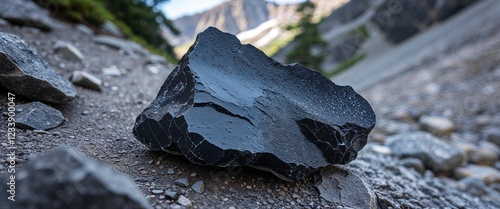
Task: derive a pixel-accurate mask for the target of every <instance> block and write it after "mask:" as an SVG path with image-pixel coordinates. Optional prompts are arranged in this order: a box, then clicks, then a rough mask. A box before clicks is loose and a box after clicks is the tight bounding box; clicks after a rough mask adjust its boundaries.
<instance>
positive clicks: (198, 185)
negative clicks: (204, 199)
mask: <svg viewBox="0 0 500 209" xmlns="http://www.w3.org/2000/svg"><path fill="white" fill-rule="evenodd" d="M191 189H193V191H195V192H197V193H203V192H204V191H205V183H203V181H197V182H195V183H194V184H193V186H191Z"/></svg>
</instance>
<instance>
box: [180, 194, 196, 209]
mask: <svg viewBox="0 0 500 209" xmlns="http://www.w3.org/2000/svg"><path fill="white" fill-rule="evenodd" d="M177 203H179V204H180V205H182V206H184V207H191V206H193V203H192V202H191V200H189V199H188V198H187V197H185V196H184V195H181V196H179V199H177Z"/></svg>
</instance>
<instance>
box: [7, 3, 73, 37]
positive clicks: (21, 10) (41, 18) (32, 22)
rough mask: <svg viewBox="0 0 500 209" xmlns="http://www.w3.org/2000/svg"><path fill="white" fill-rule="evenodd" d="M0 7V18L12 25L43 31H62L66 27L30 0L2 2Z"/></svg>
mask: <svg viewBox="0 0 500 209" xmlns="http://www.w3.org/2000/svg"><path fill="white" fill-rule="evenodd" d="M1 4H2V6H0V18H3V19H5V20H7V21H9V22H10V23H11V24H14V25H22V26H30V27H35V28H39V29H41V30H43V31H50V30H52V29H64V28H67V27H68V26H67V25H65V24H64V23H62V22H59V21H57V20H55V19H53V18H51V17H50V16H49V13H48V12H47V11H46V10H45V9H43V8H41V7H40V6H38V5H37V4H35V3H34V2H33V1H30V0H8V1H7V0H4V1H2V3H1Z"/></svg>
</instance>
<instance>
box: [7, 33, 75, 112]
mask: <svg viewBox="0 0 500 209" xmlns="http://www.w3.org/2000/svg"><path fill="white" fill-rule="evenodd" d="M0 66H1V68H0V82H1V83H2V84H3V85H4V86H5V87H6V88H7V89H10V90H11V91H13V92H15V93H16V94H19V95H22V96H25V97H28V98H31V99H35V100H40V101H47V102H51V103H67V102H69V101H71V100H72V99H73V98H74V97H75V95H76V90H75V88H74V87H73V85H71V83H70V82H69V81H68V80H66V79H65V78H64V77H62V76H61V75H60V74H58V73H57V72H56V71H54V70H53V69H52V68H51V67H50V66H49V65H48V64H47V63H46V62H45V61H44V60H43V59H42V57H41V56H40V55H39V54H38V52H37V51H36V50H35V49H33V48H32V47H30V46H28V45H27V44H26V43H25V42H24V41H23V40H22V39H20V38H19V37H17V36H15V35H12V34H7V33H1V32H0Z"/></svg>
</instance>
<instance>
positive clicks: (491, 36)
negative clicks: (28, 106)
mask: <svg viewBox="0 0 500 209" xmlns="http://www.w3.org/2000/svg"><path fill="white" fill-rule="evenodd" d="M497 14H498V13H497ZM48 20H50V18H49V19H48ZM497 20H498V18H496V17H495V18H491V19H487V20H485V21H484V22H483V24H484V27H481V29H480V30H471V31H468V33H467V35H465V36H464V37H463V38H462V39H460V40H458V41H454V42H450V43H448V45H447V47H444V48H442V49H441V50H436V51H434V53H433V54H429V57H428V58H427V59H424V60H423V61H422V62H419V63H417V64H415V65H414V66H413V70H412V71H410V72H409V73H407V74H405V75H402V76H400V77H398V78H395V79H393V80H391V81H387V82H384V83H383V84H380V85H377V86H375V87H373V88H371V89H369V90H366V91H362V92H360V93H361V94H362V95H364V97H365V98H367V99H368V101H369V102H370V103H371V104H372V106H373V108H374V110H375V112H376V113H377V116H378V118H377V125H376V127H375V129H374V131H373V133H372V134H370V136H369V142H368V145H367V146H366V147H365V148H364V149H363V150H362V151H361V152H360V154H359V156H358V158H357V159H356V160H354V161H353V162H352V163H350V164H348V165H346V166H338V167H332V168H325V169H324V170H322V171H320V172H319V173H318V175H317V176H311V177H310V178H307V179H306V180H303V181H298V182H293V183H292V182H284V181H282V180H280V179H278V178H276V177H274V176H273V175H271V174H269V173H266V172H261V171H258V170H255V169H252V168H247V167H244V168H242V167H234V168H233V167H230V168H226V169H218V168H214V167H206V166H199V165H196V164H193V163H190V162H189V161H188V160H186V159H185V158H184V157H180V156H175V155H170V154H165V153H163V152H157V151H151V150H149V149H147V148H146V147H144V146H143V145H141V144H140V142H139V141H138V140H136V139H135V138H134V136H133V134H132V127H133V125H134V120H135V118H136V117H137V115H139V114H140V113H141V111H142V110H143V109H144V108H145V107H147V106H148V105H149V104H150V103H151V101H153V99H154V98H155V96H156V95H157V92H158V90H159V89H160V86H161V84H162V83H163V82H164V80H165V78H166V77H167V76H168V74H169V71H168V70H164V69H163V70H161V69H160V70H158V69H156V70H154V69H155V68H154V67H153V66H151V63H152V60H154V59H153V57H151V56H150V55H149V54H148V53H145V52H144V51H142V52H141V50H140V49H138V48H137V47H136V45H134V44H131V43H130V42H126V41H124V40H121V41H122V42H119V43H122V44H124V43H127V44H125V46H124V47H110V45H104V44H102V43H103V42H102V41H103V40H102V37H101V39H97V37H98V36H96V35H94V34H91V33H88V30H84V29H81V26H73V25H67V26H65V28H64V29H62V30H59V29H54V30H51V31H50V32H43V31H41V30H40V29H36V28H32V27H21V26H18V25H14V23H12V22H8V21H4V20H3V19H0V32H3V33H9V34H15V35H16V36H18V37H20V38H21V39H23V40H25V42H26V44H27V45H29V46H30V47H33V48H34V49H35V50H36V51H38V54H40V56H41V58H42V59H43V60H44V61H46V63H47V66H50V67H51V68H52V69H54V71H55V72H57V73H58V74H61V75H62V76H63V78H68V77H70V75H72V74H73V72H74V71H84V72H87V73H90V74H92V75H94V76H96V77H97V78H99V79H101V80H102V84H101V91H95V90H91V89H88V88H86V87H81V86H75V87H74V88H75V89H76V91H77V96H76V97H75V98H74V99H73V100H72V101H71V102H69V103H67V104H65V105H61V104H51V103H48V104H47V105H48V106H51V107H52V109H56V110H58V111H60V112H61V113H62V115H63V116H64V118H65V120H64V121H63V123H62V124H61V125H59V126H58V127H56V128H53V129H48V130H46V131H43V130H26V129H22V128H21V127H19V128H17V130H16V138H15V141H14V143H15V146H16V147H17V149H16V154H15V159H14V160H12V161H11V160H10V155H9V154H8V153H9V151H11V150H10V149H9V147H10V146H11V145H10V144H9V142H8V141H7V139H6V138H3V139H2V140H5V141H2V142H1V143H0V158H1V159H2V161H1V164H0V176H2V177H0V181H1V187H2V189H0V196H1V197H2V200H1V201H0V203H1V204H0V208H2V209H3V208H25V207H16V206H13V204H11V202H10V201H9V200H6V199H5V197H8V196H9V194H8V191H7V188H6V187H8V185H7V184H6V182H8V179H6V178H5V176H6V174H8V173H9V172H8V170H9V166H11V165H15V166H16V169H19V170H18V171H21V170H24V171H23V172H25V171H26V172H32V174H45V173H42V171H45V172H48V171H50V172H52V170H59V172H61V170H62V172H61V173H58V174H59V175H64V176H63V177H65V178H62V179H68V177H69V178H70V179H71V180H73V181H72V182H74V180H75V179H77V180H78V177H82V178H83V177H85V176H89V177H92V178H91V179H90V180H92V179H96V180H97V181H95V180H92V183H95V182H101V183H102V182H104V184H103V186H104V187H95V188H102V190H101V189H99V190H94V191H115V192H114V193H112V194H110V195H116V194H120V193H123V189H118V190H113V188H114V189H116V188H117V186H116V185H121V186H123V185H130V184H129V183H126V184H122V183H121V182H114V181H111V179H114V178H112V177H113V175H114V174H113V172H115V171H119V172H120V173H123V174H125V175H127V176H129V178H130V179H132V180H133V181H134V182H133V183H134V184H135V185H137V187H139V189H140V192H139V191H135V190H127V192H126V193H129V197H134V198H146V199H147V200H148V201H149V204H150V205H151V207H152V208H184V207H196V208H499V207H500V205H499V203H498V199H499V198H500V194H499V193H500V186H499V185H500V172H499V169H500V163H499V156H500V151H499V146H500V130H499V129H498V127H499V125H500V116H499V114H498V113H499V112H500V107H499V103H498V98H500V95H499V92H500V91H499V88H500V86H499V85H498V84H500V71H499V68H498V66H500V59H499V57H500V56H499V54H498V48H499V47H500V40H499V37H500V31H499V28H500V27H498V21H497ZM79 28H80V29H79ZM61 40H62V41H66V42H69V43H71V44H72V45H73V46H74V47H75V48H77V49H78V50H79V51H80V52H81V54H82V55H84V58H83V59H82V60H81V61H78V60H71V59H68V58H67V56H64V54H63V53H62V52H61V51H58V50H54V47H55V46H56V43H57V42H58V41H61ZM114 41H117V40H114ZM108 44H109V42H108ZM115 46H116V45H115ZM127 46H128V47H127ZM437 58H439V59H437ZM0 64H1V65H2V68H0V69H2V70H4V69H6V68H4V66H3V65H4V63H3V62H2V63H0ZM164 65H165V64H161V65H158V66H163V67H162V68H164ZM112 66H114V67H112ZM167 66H168V65H167ZM167 68H168V69H173V66H169V67H167ZM9 87H11V86H9ZM0 92H1V94H0V104H1V105H0V112H2V117H1V118H0V127H4V128H3V129H0V134H1V135H3V136H6V135H7V133H8V132H9V131H8V129H7V126H8V122H9V121H8V118H9V109H8V103H9V97H11V96H9V94H8V92H10V90H8V89H7V88H4V87H1V88H0ZM40 94H42V96H44V95H43V94H48V93H47V92H41V93H40ZM45 96H50V95H45ZM33 101H34V100H33V99H29V98H28V97H23V96H21V95H17V96H16V97H15V103H16V104H17V105H21V104H25V103H30V102H33ZM18 111H23V110H18ZM24 111H25V110H24ZM16 113H17V112H16ZM429 118H430V119H429ZM436 118H439V119H436ZM422 132H424V133H422ZM431 133H432V134H431ZM406 140H408V141H413V142H414V141H416V140H424V141H426V142H427V143H426V144H425V145H427V146H404V145H405V144H407V143H405V141H406ZM61 144H66V145H68V146H70V147H72V148H74V149H76V150H78V151H80V152H82V153H84V154H85V155H87V156H89V157H90V158H92V159H94V160H96V161H98V162H100V163H105V164H106V166H105V167H106V168H105V169H104V170H106V172H105V173H106V175H96V174H95V170H92V169H91V168H93V169H101V167H99V166H94V165H95V164H96V163H95V162H93V161H91V160H88V159H87V158H81V157H78V156H75V155H74V154H70V155H69V156H71V158H65V157H59V156H68V155H67V154H65V153H68V152H66V151H64V152H61V151H59V152H55V153H59V154H57V155H55V154H49V155H45V154H46V153H48V152H49V150H51V149H52V148H54V147H57V146H59V145H61ZM429 147H432V149H429ZM408 151H410V152H408ZM53 153H54V152H53ZM43 155H45V156H46V157H41V156H43ZM54 155H55V156H56V157H55V160H60V161H57V163H50V162H52V161H51V160H48V161H49V162H47V160H44V159H49V158H50V156H52V158H50V159H54ZM37 159H39V160H38V161H37ZM66 159H67V160H66ZM73 159H75V160H73ZM456 159H458V160H456ZM464 159H466V160H465V161H466V162H464V161H463V160H464ZM64 161H66V162H64ZM31 162H32V163H31ZM28 163H30V164H28ZM63 163H69V164H63ZM462 163H465V164H462ZM34 165H35V166H34ZM36 165H39V166H36ZM60 165H70V166H60ZM83 165H92V166H83ZM50 166H52V167H53V168H54V169H50V170H49V169H48V168H50ZM110 167H112V168H113V169H112V170H114V171H113V172H111V169H109V168H110ZM41 168H42V169H45V170H35V171H34V172H33V171H32V170H34V169H41ZM440 168H446V169H445V171H444V172H443V170H442V169H440ZM68 169H69V172H68ZM89 169H90V171H94V172H85V171H89ZM71 171H74V172H71ZM80 171H83V172H80ZM54 172H56V171H54ZM68 173H69V174H72V175H69V176H68ZM98 173H101V174H102V171H101V170H99V172H98ZM24 176H25V177H26V176H27V175H24ZM28 176H29V175H28ZM35 176H36V177H37V178H39V179H41V180H40V182H38V183H44V184H35V183H36V182H35V183H33V182H32V183H33V184H30V185H27V186H23V187H18V188H33V187H31V186H34V187H36V185H51V184H50V183H56V182H57V180H58V178H44V176H42V175H35ZM47 176H49V177H53V176H56V175H47ZM82 178H80V182H81V179H82ZM103 178H109V179H107V180H104V181H101V180H102V179H103ZM83 179H87V180H89V179H88V178H83ZM127 179H128V178H127ZM19 180H20V181H19V182H18V183H22V181H21V179H19ZM42 181H43V182H42ZM126 181H129V180H126ZM4 182H5V183H4ZM45 183H48V184H45ZM87 183H88V182H87ZM76 185H77V186H76V188H78V189H82V188H83V189H84V188H85V187H79V186H81V185H87V184H80V185H78V184H76ZM59 186H62V188H64V187H65V186H67V188H70V189H74V188H75V187H72V186H71V184H68V185H67V184H65V185H59ZM108 186H109V187H108ZM48 188H52V187H50V186H43V187H42V188H39V189H48ZM118 188H121V187H118ZM33 191H41V190H33ZM33 191H29V193H24V191H22V190H18V191H17V192H23V194H30V195H29V198H25V200H26V201H28V202H29V201H32V202H34V200H40V199H42V198H43V197H46V196H47V195H46V193H37V192H33ZM64 191H74V192H75V193H64V194H65V195H64V196H65V197H70V198H68V199H67V201H69V202H70V203H71V200H80V199H79V198H81V195H76V191H78V192H80V193H78V194H81V193H82V192H83V193H86V192H88V191H89V190H85V191H83V190H64ZM57 194H59V195H60V194H61V193H60V192H59V193H57ZM72 194H75V195H76V196H78V198H71V197H72ZM108 194H109V193H108ZM130 194H131V195H130ZM18 195H19V194H18ZM20 196H23V195H20ZM18 197H19V196H18ZM24 197H26V195H24ZM101 200H102V199H101ZM6 201H9V202H6ZM87 201H88V199H87ZM94 201H95V200H94ZM141 202H142V201H141ZM5 203H6V204H5ZM56 204H57V203H56ZM86 205H87V204H73V206H81V207H84V206H86ZM113 205H114V206H115V207H116V208H120V205H117V204H116V203H114V204H113ZM125 206H126V205H123V207H121V208H125ZM51 208H55V207H51Z"/></svg>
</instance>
